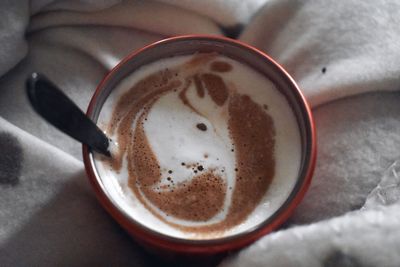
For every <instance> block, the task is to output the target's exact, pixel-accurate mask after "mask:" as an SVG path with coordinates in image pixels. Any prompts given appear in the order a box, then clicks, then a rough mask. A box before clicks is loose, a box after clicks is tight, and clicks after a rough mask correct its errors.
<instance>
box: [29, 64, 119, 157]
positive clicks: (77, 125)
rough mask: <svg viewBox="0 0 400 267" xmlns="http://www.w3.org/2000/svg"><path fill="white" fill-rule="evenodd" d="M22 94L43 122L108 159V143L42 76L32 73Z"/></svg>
mask: <svg viewBox="0 0 400 267" xmlns="http://www.w3.org/2000/svg"><path fill="white" fill-rule="evenodd" d="M26 90H27V93H28V98H29V101H30V102H31V104H32V106H33V108H34V109H35V110H36V112H37V113H39V115H41V116H42V117H43V118H44V119H45V120H47V121H48V122H49V123H51V124H52V125H54V126H55V127H57V128H58V129H59V130H60V131H62V132H63V133H65V134H67V135H69V136H71V137H72V138H74V139H76V140H78V141H79V142H81V143H83V144H86V145H88V146H89V147H90V148H92V149H93V150H95V151H97V152H99V153H101V154H103V155H106V156H108V157H111V153H110V150H109V145H110V141H111V139H110V138H108V137H107V136H106V135H105V134H104V133H103V131H102V130H100V129H99V128H98V127H97V126H96V124H95V123H94V122H93V121H92V120H90V119H89V118H88V117H87V116H86V115H85V114H84V113H83V112H82V111H81V110H80V109H79V107H78V106H77V105H76V104H75V103H74V102H72V100H71V99H69V98H68V97H67V96H66V95H65V94H64V93H63V92H62V91H61V90H60V89H59V88H58V87H57V86H56V85H54V84H53V83H52V82H51V81H49V79H47V78H46V76H44V75H43V74H39V73H35V72H34V73H32V74H31V75H30V76H29V77H28V79H27V81H26Z"/></svg>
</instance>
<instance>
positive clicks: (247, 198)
mask: <svg viewBox="0 0 400 267" xmlns="http://www.w3.org/2000/svg"><path fill="white" fill-rule="evenodd" d="M215 56H216V54H198V55H195V56H194V57H193V58H192V60H190V61H189V62H187V63H184V64H183V65H182V66H180V67H177V68H175V69H171V70H168V69H166V70H163V71H159V72H156V73H154V74H152V75H149V76H148V77H146V78H144V79H142V80H141V81H139V82H138V83H137V84H135V85H134V86H133V87H132V88H131V89H130V90H129V91H128V92H126V93H124V94H122V95H121V97H120V98H119V100H118V101H117V104H116V106H115V108H114V110H113V114H112V118H111V121H110V124H109V127H108V129H107V131H108V132H109V133H110V134H112V133H115V132H116V134H117V141H118V144H119V146H118V147H119V148H118V149H119V150H118V153H117V154H116V155H115V157H113V159H111V160H109V161H110V165H111V167H112V168H113V169H114V170H115V171H118V170H120V168H121V166H122V161H123V158H124V157H125V156H126V159H127V167H128V174H129V179H128V185H129V188H130V189H131V190H132V191H133V192H134V194H135V196H136V197H137V198H138V200H139V201H140V202H141V203H142V204H143V205H144V206H145V207H146V208H147V209H148V210H149V211H150V212H152V213H153V214H154V215H155V216H156V217H157V218H159V219H160V220H162V221H164V222H165V223H167V224H169V225H171V226H173V227H175V228H178V229H180V230H182V231H188V232H193V233H198V234H210V233H212V234H213V235H214V236H215V235H218V234H222V233H223V232H224V231H226V230H227V229H229V228H231V227H233V226H235V225H237V224H239V223H241V222H242V221H244V220H245V219H246V218H247V216H248V215H249V214H250V213H251V212H252V211H253V210H254V208H255V207H256V206H257V205H258V204H259V202H260V200H261V199H262V197H263V196H264V195H265V193H266V191H267V189H268V186H269V185H270V182H271V180H272V178H273V176H274V173H275V159H274V146H275V130H274V124H273V120H272V118H271V117H270V116H269V115H268V114H267V113H266V112H265V110H264V109H263V107H261V106H260V105H258V104H256V103H255V102H253V101H252V100H251V99H250V97H248V96H246V95H240V94H238V93H235V92H229V89H228V87H227V86H226V84H225V81H224V80H223V78H222V77H221V76H219V75H216V74H213V73H201V72H199V73H198V74H195V75H193V73H189V74H188V75H189V76H187V77H183V79H184V82H182V81H181V80H178V79H177V78H176V77H177V76H176V75H175V74H177V73H180V74H182V73H183V72H181V70H185V69H186V67H187V66H189V65H190V67H193V68H194V67H195V66H201V65H202V64H206V63H208V62H209V61H210V60H212V59H213V58H214V57H215ZM224 64H228V63H225V62H222V61H215V62H213V64H211V69H212V70H213V71H216V72H226V71H229V70H230V69H229V67H227V66H226V65H224ZM213 66H214V67H213ZM192 80H193V81H192ZM191 82H194V85H195V86H196V90H197V96H198V97H204V93H205V89H206V90H207V92H208V94H209V95H210V97H211V99H212V100H213V101H214V102H215V103H216V104H217V105H218V106H222V105H224V103H226V102H227V103H228V109H227V110H228V112H229V120H228V125H229V131H230V136H231V139H232V141H233V144H234V147H235V156H236V162H237V166H236V167H237V169H236V172H235V174H236V177H235V179H236V183H235V187H234V188H229V190H233V194H232V202H231V205H230V208H229V210H228V212H227V215H226V217H225V218H224V219H223V220H222V221H220V222H217V223H213V224H208V225H204V226H184V225H179V224H176V223H172V222H171V221H169V220H167V219H165V218H164V217H163V216H161V214H159V212H158V211H157V210H155V209H154V208H153V207H152V206H151V205H150V204H149V203H151V204H152V205H153V206H155V207H157V208H158V209H160V210H161V211H163V212H164V213H166V214H167V215H168V216H171V217H175V218H178V219H183V220H190V221H198V222H200V221H203V222H206V221H207V220H209V219H211V218H212V217H214V216H215V215H216V214H218V213H219V212H221V211H222V208H223V205H224V201H225V198H226V192H227V190H228V189H227V188H226V187H227V186H226V182H225V180H224V179H223V178H222V177H221V176H219V175H217V172H216V170H215V169H207V168H205V167H203V165H199V163H196V164H195V163H190V162H181V165H182V167H183V168H192V169H193V172H194V173H196V174H195V175H194V176H193V177H192V178H191V179H188V180H187V181H185V182H182V183H177V184H175V183H174V181H173V172H172V170H170V171H168V177H167V180H168V184H167V185H161V184H160V182H161V181H162V180H163V179H162V171H161V169H160V166H159V161H158V159H157V157H156V155H155V154H154V152H153V151H152V148H151V146H150V144H149V142H148V140H147V136H146V133H145V130H144V124H145V121H146V118H147V116H148V114H149V111H150V110H151V108H152V105H153V104H154V103H155V102H156V101H157V100H158V99H159V97H161V96H162V95H163V94H165V93H167V92H170V91H177V90H180V92H179V95H178V96H179V98H180V99H181V101H182V102H183V103H184V104H185V105H186V106H188V107H189V108H191V109H192V110H193V111H195V112H197V110H196V109H195V108H194V107H193V106H192V104H191V103H190V101H189V99H188V98H187V97H186V93H187V90H188V88H189V86H190V85H191ZM203 84H204V87H203ZM197 113H198V112H197ZM135 119H137V120H136V123H135V127H134V128H133V129H132V125H133V123H134V121H135ZM196 127H197V128H198V129H199V130H202V131H203V130H207V128H206V125H205V124H202V125H200V123H199V124H197V125H196ZM204 158H208V154H204ZM166 168H167V170H168V167H166ZM222 172H223V171H222Z"/></svg>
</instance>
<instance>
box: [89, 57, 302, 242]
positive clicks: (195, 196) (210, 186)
mask: <svg viewBox="0 0 400 267" xmlns="http://www.w3.org/2000/svg"><path fill="white" fill-rule="evenodd" d="M98 124H99V126H100V127H102V128H103V129H104V131H105V132H106V133H107V135H109V136H111V137H112V139H113V140H116V142H117V143H118V145H117V147H116V148H115V149H114V151H113V157H112V159H108V158H103V157H101V156H100V155H96V157H95V159H96V168H97V169H98V171H99V173H100V177H101V178H102V182H103V184H104V187H105V188H106V191H107V192H108V194H109V195H110V196H111V198H112V199H113V200H114V201H115V203H116V204H117V205H119V206H120V207H121V209H123V210H125V211H126V212H127V214H129V216H130V217H131V218H133V219H134V220H136V221H138V222H139V223H141V224H143V225H144V226H146V227H148V228H150V229H152V230H154V231H158V232H160V233H163V234H166V235H170V236H175V237H183V238H189V239H209V238H217V237H222V236H230V235H232V234H235V233H239V232H243V231H245V230H246V229H250V228H252V227H254V226H255V225H257V224H258V223H260V222H262V221H265V220H266V219H267V218H269V216H271V215H272V214H273V213H274V211H276V210H277V209H278V208H279V207H280V206H281V205H282V204H283V202H284V201H285V200H286V199H287V197H288V195H289V193H290V192H291V190H292V188H293V187H294V184H295V181H296V177H297V173H298V171H299V166H300V162H301V156H300V155H301V153H300V151H301V145H300V135H299V129H298V126H297V122H296V119H295V116H294V115H293V111H292V110H291V108H290V106H289V105H288V103H287V100H286V99H285V97H284V96H283V95H282V94H281V93H280V92H279V91H278V90H277V88H276V87H275V85H274V84H273V83H272V82H271V81H270V80H269V79H267V78H266V77H264V76H262V75H261V74H260V73H258V72H257V71H254V70H253V69H251V68H250V67H249V66H247V65H244V64H242V63H240V62H237V61H235V60H233V59H231V58H227V57H224V56H221V55H219V54H216V53H198V54H194V55H186V56H175V57H171V58H165V59H160V60H158V61H156V62H153V63H150V64H148V65H145V66H143V67H141V68H139V69H138V70H135V71H134V72H133V73H132V74H131V75H129V76H128V77H127V78H125V79H123V80H122V81H121V83H120V84H119V85H118V86H117V87H116V89H115V90H114V91H112V93H111V94H110V96H109V97H108V98H107V100H106V102H105V103H104V105H103V107H102V110H101V113H100V117H99V121H98Z"/></svg>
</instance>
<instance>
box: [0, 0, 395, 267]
mask: <svg viewBox="0 0 400 267" xmlns="http://www.w3.org/2000/svg"><path fill="white" fill-rule="evenodd" d="M399 10H400V3H399V2H398V1H396V0H392V1H390V0H386V1H384V0H374V1H372V0H369V1H357V0H348V1H316V0H315V1H314V0H309V1H306V0H269V1H266V0H251V1H241V0H235V1H233V0H232V1H228V0H225V1H224V0H219V1H212V0H206V1H189V0H183V1H175V0H163V1H159V2H154V1H118V0H114V1H111V0H101V1H95V0H69V1H66V0H60V1H55V0H32V1H28V0H20V1H11V0H10V1H7V0H6V1H1V2H0V45H1V47H0V77H1V78H0V262H1V265H2V266H37V265H38V266H54V265H66V266H87V265H95V266H110V265H118V266H121V265H122V266H127V265H129V266H151V265H160V264H165V262H164V261H163V260H161V259H156V258H154V256H149V255H148V254H147V253H146V252H145V251H144V250H143V249H142V248H141V247H139V246H138V245H136V243H135V242H134V241H132V239H131V238H129V237H128V236H127V234H126V233H125V232H123V231H122V230H121V228H120V227H119V226H118V225H117V224H116V223H115V222H114V221H113V220H112V219H111V218H110V217H109V216H108V215H107V214H106V212H105V211H104V210H103V209H102V208H101V206H100V205H99V204H98V202H97V201H96V199H95V197H94V194H93V193H92V191H91V188H90V186H89V184H88V182H87V179H86V175H85V173H84V169H83V164H82V162H81V147H80V145H79V144H78V143H76V142H75V141H73V140H71V139H70V138H69V137H66V136H64V135H63V134H61V133H59V132H58V131H57V130H55V129H54V128H53V127H52V126H50V125H48V124H47V123H45V122H44V121H43V120H42V119H41V118H39V117H38V115H36V114H35V113H34V112H33V110H32V108H31V107H30V106H29V104H28V101H27V98H26V95H25V91H24V82H25V78H26V77H27V75H28V74H29V73H30V72H32V71H39V72H42V73H45V74H47V75H48V76H49V77H50V78H51V79H52V80H54V81H55V82H56V83H57V84H58V85H59V86H60V87H62V88H63V89H64V90H65V92H66V94H68V95H69V96H70V97H71V98H72V99H73V100H74V101H75V102H76V103H77V104H78V105H79V106H80V107H81V108H82V109H84V110H85V109H86V107H87V104H88V102H89V99H90V97H91V94H92V93H93V91H94V89H95V87H96V85H97V84H98V82H99V81H100V80H101V78H102V77H103V76H104V75H105V74H106V73H107V71H109V70H110V69H111V68H112V67H113V66H115V64H116V63H117V62H118V61H119V60H120V59H122V58H123V57H124V56H126V55H127V54H128V53H129V52H131V51H132V50H134V49H137V48H140V47H142V46H143V45H145V44H148V43H150V42H153V41H156V40H159V39H161V38H163V37H167V36H172V35H179V34H190V33H207V34H217V35H229V36H231V37H236V38H239V39H241V40H243V41H246V42H248V43H250V44H253V45H254V46H256V47H258V48H260V49H262V50H264V51H265V52H266V53H268V54H270V55H271V56H272V57H273V58H275V59H276V60H277V61H278V62H279V63H281V64H282V65H283V66H284V67H285V68H286V69H287V70H288V71H289V72H290V73H291V74H292V75H293V77H294V78H295V79H296V80H297V81H298V83H299V85H300V87H301V88H302V90H303V92H304V93H305V95H306V97H307V98H308V100H309V101H310V103H311V104H312V105H313V107H314V108H313V111H314V115H315V120H316V126H317V130H318V159H317V167H316V171H315V175H314V179H313V182H312V184H311V188H310V190H309V192H308V193H307V195H306V197H305V199H304V201H303V202H302V203H301V204H300V206H299V207H298V208H297V209H296V211H295V213H294V215H293V216H292V217H291V218H290V219H289V221H288V223H287V224H286V225H285V227H283V228H282V229H279V230H278V231H276V232H275V233H272V234H270V235H267V236H265V237H263V238H262V239H260V240H259V241H257V242H256V243H254V244H253V245H251V246H249V247H248V248H245V249H243V250H241V251H240V252H237V253H234V254H232V255H230V256H229V257H227V258H224V259H223V261H222V263H220V264H221V266H400V253H399V252H400V231H399V230H398V229H400V203H399V201H398V199H399V192H400V189H399V188H400V186H399V183H400V181H399V178H398V177H399V176H396V175H395V174H397V173H398V172H399V170H398V165H393V166H392V167H390V166H391V165H392V163H393V162H395V161H396V160H397V159H400V116H399V114H400V105H399V103H400V95H399V93H398V92H397V91H396V90H397V89H399V87H400V45H399V44H400V27H399V25H400V12H399ZM389 91H393V92H389ZM367 92H369V93H367ZM361 93H362V94H361ZM389 167H390V168H389ZM388 168H389V170H388V171H386V172H385V170H387V169H388ZM382 178H384V179H382ZM381 180H382V181H381ZM374 188H375V189H374ZM371 192H372V193H371ZM367 199H368V201H367ZM364 204H365V206H364ZM363 206H364V207H363ZM362 207H363V208H362ZM218 263H219V260H215V261H211V263H207V264H212V265H215V264H218ZM169 264H171V265H174V264H176V263H174V262H172V263H169ZM197 265H198V264H197Z"/></svg>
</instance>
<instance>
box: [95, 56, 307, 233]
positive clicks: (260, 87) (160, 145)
mask: <svg viewBox="0 0 400 267" xmlns="http://www.w3.org/2000/svg"><path fill="white" fill-rule="evenodd" d="M191 57H192V56H180V57H173V58H168V59H162V60H159V61H157V62H155V63H152V64H149V65H146V66H143V67H141V68H140V69H139V70H137V71H136V72H134V73H133V74H131V75H130V76H129V77H127V78H126V79H124V80H123V81H122V82H121V83H120V84H119V85H118V86H117V88H115V90H114V91H113V92H112V93H111V95H110V97H109V98H108V99H107V101H106V103H105V105H104V107H103V109H102V111H101V113H100V116H99V120H98V124H99V125H107V124H108V122H109V120H110V117H111V113H112V107H113V104H114V103H116V101H117V100H118V98H119V96H120V95H121V94H122V93H124V92H126V91H127V90H129V89H130V88H132V85H134V84H135V83H137V82H138V81H139V80H141V79H143V78H144V77H146V76H148V75H149V74H151V73H154V72H156V71H157V70H161V69H164V68H172V67H173V66H177V65H180V64H181V63H182V62H186V61H188V60H189V59H190V58H191ZM218 59H220V60H223V61H226V62H228V63H229V64H231V65H232V66H233V70H232V71H230V72H227V73H221V74H220V75H221V76H223V78H224V80H225V81H228V82H231V83H232V84H233V85H234V86H235V88H236V89H237V90H238V92H239V93H241V94H247V95H249V96H250V97H251V99H252V100H253V101H255V102H256V103H258V104H260V105H267V107H268V110H267V112H268V114H269V115H270V116H271V117H272V118H273V121H274V125H275V130H276V137H275V144H276V145H275V160H276V166H275V168H276V169H275V176H274V178H273V179H272V182H271V184H270V186H269V188H268V191H267V192H266V194H265V196H264V197H263V199H262V200H261V202H260V204H259V205H258V206H257V207H256V209H255V210H254V211H253V212H252V213H251V214H250V215H249V217H248V218H247V219H246V220H245V221H244V222H243V223H241V224H240V225H237V226H235V227H233V228H231V229H229V230H227V231H226V232H225V233H224V236H230V235H234V234H237V233H239V232H242V231H245V230H247V229H250V228H252V227H254V226H256V225H257V224H259V223H261V222H262V221H264V220H266V219H267V218H269V217H270V216H271V215H272V214H273V213H274V212H275V211H276V210H277V209H278V208H279V207H280V206H281V205H282V204H283V202H285V200H286V199H287V197H288V196H289V194H290V192H291V191H292V189H293V187H294V184H295V183H296V179H297V177H298V172H299V168H300V161H301V143H300V133H299V129H298V125H297V122H296V119H295V116H294V114H293V111H292V110H291V108H290V106H289V104H288V102H287V100H286V99H285V97H284V96H283V95H282V94H281V93H279V91H278V90H277V89H276V88H275V86H274V85H273V84H272V82H271V81H270V80H268V79H267V78H265V77H264V76H262V75H261V74H259V73H258V72H255V71H254V70H252V69H251V68H250V67H248V66H247V65H244V64H241V63H239V62H237V61H234V60H231V59H229V58H226V57H222V56H218ZM187 98H188V100H189V102H190V103H191V104H192V105H193V107H194V108H196V109H197V110H198V111H199V113H200V114H201V115H199V114H197V113H195V112H193V111H192V110H191V109H190V108H189V107H188V106H186V105H184V104H183V103H182V101H181V100H180V99H179V96H178V92H169V93H167V94H165V95H163V96H161V97H160V98H159V99H158V100H157V101H156V102H155V103H154V105H153V106H152V108H151V110H150V112H149V115H148V116H147V121H146V123H145V128H144V129H145V132H146V135H147V138H148V140H149V143H150V146H151V147H152V150H153V152H154V154H155V155H156V156H157V158H158V161H159V164H160V167H161V172H162V180H161V182H160V183H161V185H163V184H167V183H168V181H167V177H172V178H173V180H174V182H175V183H179V182H182V181H185V180H188V179H191V178H192V177H193V176H194V175H195V173H194V172H193V170H192V169H191V168H186V167H184V166H182V165H181V163H182V162H184V163H185V164H191V163H198V164H200V165H202V166H203V167H204V168H205V169H210V168H212V169H215V170H216V172H217V173H218V174H219V175H220V176H221V177H223V179H225V182H226V187H227V189H228V190H227V194H226V199H225V201H224V209H223V211H222V212H220V213H219V214H217V215H216V216H214V217H213V218H212V219H211V220H209V221H207V222H201V223H200V222H190V221H184V220H178V219H176V218H171V216H169V217H168V218H166V217H165V214H163V212H162V211H161V210H159V209H157V208H156V207H154V206H153V208H155V209H156V210H158V211H159V214H161V215H162V216H164V217H165V218H166V219H167V220H168V221H171V222H175V223H179V224H181V225H185V226H197V225H207V224H211V223H214V222H218V221H221V220H223V219H224V217H225V216H226V213H227V211H228V208H229V205H230V201H231V196H232V192H233V190H229V188H234V186H235V170H234V168H235V154H234V153H233V152H232V151H231V149H232V140H231V138H230V136H229V131H228V128H227V120H228V113H227V108H226V105H225V106H222V107H218V106H217V105H216V104H215V103H214V102H213V101H212V100H211V98H210V96H208V95H207V94H206V96H205V97H204V98H199V97H198V96H197V94H196V90H195V87H194V85H193V83H192V85H191V86H190V87H189V89H188V91H187ZM197 123H204V124H205V125H206V126H207V131H200V130H199V129H197V128H196V124H197ZM133 127H134V125H133ZM114 138H115V137H114ZM205 155H207V157H205ZM95 165H96V168H97V171H98V173H99V175H100V180H101V182H102V183H103V185H104V188H106V191H107V194H108V195H109V196H110V197H111V198H112V199H113V201H114V203H116V204H117V205H118V206H120V208H121V209H123V210H125V211H126V212H127V213H128V214H129V216H131V217H132V218H134V219H135V220H136V221H137V222H139V223H141V224H143V225H145V226H146V227H148V228H150V229H152V230H154V231H157V232H160V233H163V234H166V235H169V236H174V237H180V238H189V239H198V238H210V237H209V236H206V237H205V236H202V235H197V234H193V233H188V232H183V231H180V230H178V229H176V228H173V227H172V226H170V225H168V224H166V223H164V222H162V221H161V220H159V219H158V218H157V217H155V216H154V215H153V214H152V213H151V212H150V211H148V210H147V209H146V208H145V207H144V206H143V205H142V204H141V203H140V201H139V200H138V199H137V198H136V196H135V195H134V194H133V193H132V192H131V189H130V188H129V187H128V185H127V183H128V173H127V170H126V169H127V168H126V162H124V163H123V168H122V170H121V172H120V173H117V172H115V171H113V170H111V169H110V168H109V167H107V166H106V165H104V164H103V163H102V162H101V161H98V160H96V161H95ZM169 170H171V171H172V173H169V172H168V171H169ZM222 170H224V171H222Z"/></svg>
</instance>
